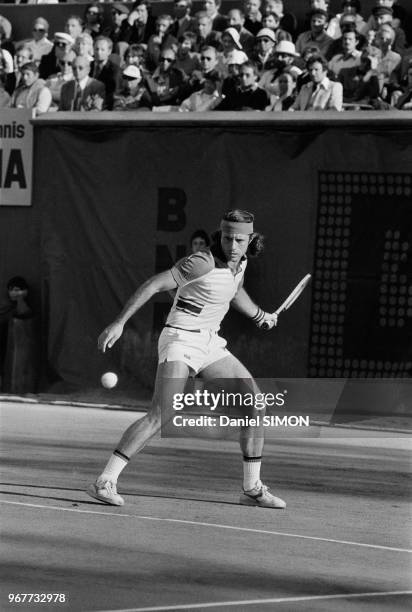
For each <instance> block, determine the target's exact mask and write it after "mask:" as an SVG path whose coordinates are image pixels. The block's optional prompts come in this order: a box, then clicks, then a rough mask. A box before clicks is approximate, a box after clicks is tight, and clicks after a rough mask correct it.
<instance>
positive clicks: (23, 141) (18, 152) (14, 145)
mask: <svg viewBox="0 0 412 612" xmlns="http://www.w3.org/2000/svg"><path fill="white" fill-rule="evenodd" d="M30 119H31V112H30V111H26V110H18V109H3V110H2V111H1V117H0V206H31V196H32V160H33V128H32V126H31V124H30Z"/></svg>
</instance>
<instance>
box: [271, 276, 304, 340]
mask: <svg viewBox="0 0 412 612" xmlns="http://www.w3.org/2000/svg"><path fill="white" fill-rule="evenodd" d="M311 278H312V275H311V274H306V276H304V277H303V278H302V280H301V281H299V282H298V284H297V285H296V287H295V288H294V290H293V291H292V292H291V293H289V295H288V297H287V298H286V300H285V301H284V302H282V304H281V305H280V306H279V308H278V309H277V310H275V312H273V313H272V315H276V316H278V315H279V314H280V313H281V312H283V311H285V310H288V308H290V307H291V306H292V304H294V303H295V302H296V300H297V299H298V297H299V296H300V294H301V293H302V291H303V290H304V289H305V288H306V287H307V286H308V284H309V282H310V279H311ZM268 327H269V326H268V324H267V323H263V325H262V329H268Z"/></svg>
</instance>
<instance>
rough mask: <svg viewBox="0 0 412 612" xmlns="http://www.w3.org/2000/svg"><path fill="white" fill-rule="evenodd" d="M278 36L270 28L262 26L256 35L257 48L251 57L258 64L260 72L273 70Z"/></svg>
mask: <svg viewBox="0 0 412 612" xmlns="http://www.w3.org/2000/svg"><path fill="white" fill-rule="evenodd" d="M275 47H276V37H275V33H274V32H273V30H271V29H270V28H262V29H261V30H259V32H258V33H257V36H256V42H255V50H254V51H253V53H252V54H251V56H250V59H251V60H252V61H253V63H254V64H255V65H256V66H257V68H258V70H259V73H260V74H262V73H263V72H265V71H266V70H272V69H273V68H274V67H275V64H276V57H275Z"/></svg>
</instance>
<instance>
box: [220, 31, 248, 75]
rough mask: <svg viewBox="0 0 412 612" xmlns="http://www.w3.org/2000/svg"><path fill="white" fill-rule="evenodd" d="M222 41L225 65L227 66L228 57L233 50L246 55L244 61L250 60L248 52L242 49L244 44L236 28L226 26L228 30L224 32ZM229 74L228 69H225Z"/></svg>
mask: <svg viewBox="0 0 412 612" xmlns="http://www.w3.org/2000/svg"><path fill="white" fill-rule="evenodd" d="M221 43H222V47H223V57H222V61H223V65H224V67H227V58H228V56H229V55H230V54H231V53H232V51H239V52H241V53H243V55H244V58H245V59H244V61H245V62H246V61H247V60H248V57H247V55H246V53H244V52H243V51H242V45H241V42H240V34H239V32H238V31H237V30H236V29H235V28H226V30H225V31H224V32H223V33H222V38H221ZM225 72H226V74H225V76H227V70H226V71H225Z"/></svg>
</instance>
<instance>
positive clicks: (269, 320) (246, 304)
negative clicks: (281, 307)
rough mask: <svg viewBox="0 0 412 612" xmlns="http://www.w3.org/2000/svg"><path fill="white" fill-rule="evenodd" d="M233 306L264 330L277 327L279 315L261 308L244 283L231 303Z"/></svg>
mask: <svg viewBox="0 0 412 612" xmlns="http://www.w3.org/2000/svg"><path fill="white" fill-rule="evenodd" d="M231 305H232V306H233V307H234V308H235V309H236V310H238V311H239V312H241V313H242V314H244V315H245V316H246V317H249V318H250V319H252V321H253V322H254V323H255V325H257V326H258V327H262V326H263V327H264V329H272V327H274V326H275V325H277V322H278V318H277V315H275V314H270V313H268V312H265V311H264V310H262V309H261V308H259V306H257V305H256V304H255V302H254V301H253V300H252V299H251V297H250V296H249V295H248V293H247V292H246V291H245V289H244V288H243V282H242V286H241V287H240V288H239V289H238V292H237V293H236V295H235V297H234V298H233V300H232V301H231ZM263 324H265V325H263Z"/></svg>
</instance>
